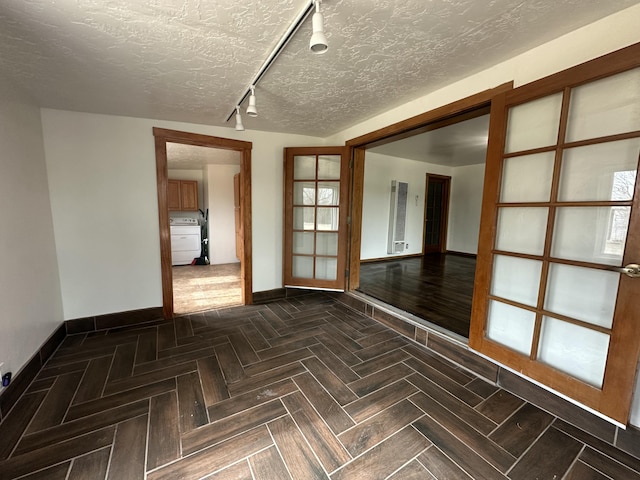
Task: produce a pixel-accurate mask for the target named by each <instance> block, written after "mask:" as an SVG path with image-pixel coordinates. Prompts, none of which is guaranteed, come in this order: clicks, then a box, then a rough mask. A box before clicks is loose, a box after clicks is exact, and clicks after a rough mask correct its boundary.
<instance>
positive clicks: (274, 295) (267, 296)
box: [253, 288, 287, 304]
mask: <svg viewBox="0 0 640 480" xmlns="http://www.w3.org/2000/svg"><path fill="white" fill-rule="evenodd" d="M286 297H287V289H286V288H274V289H273V290H263V291H262V292H253V303H254V304H259V303H269V302H275V301H276V300H282V299H283V298H286Z"/></svg>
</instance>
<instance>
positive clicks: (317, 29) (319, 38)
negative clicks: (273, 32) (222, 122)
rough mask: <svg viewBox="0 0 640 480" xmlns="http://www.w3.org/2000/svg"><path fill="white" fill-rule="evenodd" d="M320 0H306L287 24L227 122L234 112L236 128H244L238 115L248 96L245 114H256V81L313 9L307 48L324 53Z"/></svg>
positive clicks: (251, 115) (325, 40)
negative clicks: (310, 33)
mask: <svg viewBox="0 0 640 480" xmlns="http://www.w3.org/2000/svg"><path fill="white" fill-rule="evenodd" d="M321 1H322V0H306V3H305V6H304V8H303V9H302V10H301V11H300V13H299V14H298V16H297V17H296V18H295V19H294V20H293V23H292V24H291V25H289V28H288V29H287V31H286V32H285V33H284V35H283V36H282V38H280V40H279V41H278V43H277V45H276V46H275V47H274V49H273V50H272V51H271V53H270V54H269V56H268V57H267V59H266V60H265V61H264V63H263V64H262V66H261V67H260V70H258V73H257V74H256V75H255V76H254V77H253V80H252V82H251V84H250V85H251V86H250V87H249V88H248V89H246V90H244V93H243V94H242V96H241V97H240V99H239V100H238V102H237V103H236V107H235V108H234V110H232V111H231V113H229V116H228V117H227V122H228V121H229V120H231V118H232V117H233V115H234V113H235V115H236V130H238V131H242V130H244V125H242V117H241V116H240V105H242V104H243V103H244V101H245V100H246V99H247V97H249V105H248V106H247V115H249V116H250V117H257V116H258V108H257V107H256V94H255V89H256V85H257V84H258V82H259V81H260V80H261V79H262V77H263V76H264V74H265V73H266V72H267V70H268V69H269V67H270V66H271V65H272V64H273V62H274V61H275V60H276V58H278V55H280V53H282V51H283V50H284V48H285V47H286V45H287V43H289V40H291V38H292V37H293V36H294V35H295V33H296V32H297V31H298V29H299V28H300V26H301V25H302V24H303V23H304V21H305V20H306V19H307V18H309V15H310V14H311V12H313V11H314V10H315V13H314V14H313V16H312V18H311V23H312V26H313V34H312V35H311V40H310V41H309V49H310V50H311V51H312V52H313V53H316V54H320V53H324V52H326V51H327V49H328V48H329V46H328V44H327V37H326V36H325V35H324V18H323V16H322V13H321V12H320V3H321Z"/></svg>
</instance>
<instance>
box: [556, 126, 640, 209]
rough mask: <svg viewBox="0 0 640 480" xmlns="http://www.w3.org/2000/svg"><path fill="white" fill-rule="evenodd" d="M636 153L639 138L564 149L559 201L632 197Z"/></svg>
mask: <svg viewBox="0 0 640 480" xmlns="http://www.w3.org/2000/svg"><path fill="white" fill-rule="evenodd" d="M639 153H640V138H633V139H631V140H622V141H619V142H609V143H600V144H597V145H588V146H586V147H578V148H570V149H568V150H565V152H564V158H563V160H562V170H561V172H560V191H559V194H558V198H559V200H560V201H561V202H569V201H590V200H592V201H597V200H601V201H608V200H631V199H632V198H633V192H634V189H635V184H636V172H637V169H638V154H639Z"/></svg>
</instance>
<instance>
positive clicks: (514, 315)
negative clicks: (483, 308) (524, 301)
mask: <svg viewBox="0 0 640 480" xmlns="http://www.w3.org/2000/svg"><path fill="white" fill-rule="evenodd" d="M535 320H536V315H535V313H533V312H530V311H529V310H523V309H522V308H517V307H512V306H511V305H507V304H506V303H501V302H496V301H495V300H491V301H490V302H489V318H488V320H487V334H486V335H487V338H489V339H491V340H493V341H494V342H498V343H500V344H502V345H505V346H507V347H509V348H511V349H512V350H515V351H516V352H520V353H522V354H524V355H529V354H530V353H531V342H532V341H533V327H534V324H535Z"/></svg>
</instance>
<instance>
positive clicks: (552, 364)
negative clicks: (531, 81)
mask: <svg viewBox="0 0 640 480" xmlns="http://www.w3.org/2000/svg"><path fill="white" fill-rule="evenodd" d="M638 50H639V53H640V47H638ZM627 61H628V62H629V64H632V63H633V62H636V63H640V59H635V60H633V61H632V60H627ZM599 65H601V67H602V68H608V67H607V65H610V64H608V63H607V62H605V61H603V62H601V63H600V64H599ZM580 72H581V73H580V74H581V75H585V76H586V75H593V76H594V78H597V79H596V80H594V81H592V82H590V81H589V78H587V77H585V78H578V77H576V76H572V75H571V74H569V73H565V72H563V73H562V74H558V75H557V80H554V81H555V83H554V82H552V81H545V82H542V81H541V85H542V86H537V85H536V86H532V87H528V86H525V87H520V88H519V89H516V90H514V91H513V92H508V93H506V94H504V95H503V96H502V97H501V98H500V99H498V100H496V104H497V105H500V107H496V110H494V109H492V115H497V116H498V118H499V120H498V121H494V122H493V123H492V125H493V127H492V131H491V132H490V137H489V142H490V145H489V151H490V152H491V153H490V155H489V157H488V160H487V173H486V175H485V177H487V178H488V179H489V180H488V183H487V190H485V198H484V200H483V217H482V221H481V232H480V245H479V252H478V266H477V272H476V281H477V282H480V283H481V284H480V285H476V292H483V293H481V294H476V296H475V297H474V306H473V318H472V328H471V335H470V346H471V347H472V348H474V349H477V350H479V351H481V352H482V353H484V354H485V355H488V356H490V357H492V358H495V359H496V360H498V361H500V362H503V363H505V364H506V365H508V366H509V367H511V368H513V369H514V370H516V371H519V372H522V373H523V374H524V375H528V376H530V377H532V378H534V379H535V380H537V381H539V382H541V383H543V384H546V385H548V386H549V387H551V388H552V389H555V390H557V391H559V392H562V393H564V394H565V395H569V396H571V397H572V398H574V399H576V400H577V401H578V402H580V403H584V404H586V405H588V406H590V407H592V408H594V409H596V410H599V411H601V412H603V413H604V414H605V415H608V416H610V417H611V418H614V419H616V420H618V421H620V422H625V421H626V417H625V415H627V414H628V408H629V403H630V394H629V393H630V391H631V390H630V389H631V388H633V384H634V374H635V369H636V365H637V360H638V351H639V346H640V345H639V344H640V341H639V340H638V335H637V325H638V322H640V314H639V313H638V311H639V310H638V308H637V307H636V304H637V298H640V278H631V276H629V275H626V274H624V267H625V265H628V264H636V263H640V235H638V234H637V232H638V231H640V212H639V210H640V199H638V192H637V191H636V190H637V187H636V184H637V181H638V180H637V170H638V161H639V158H640V68H634V69H631V70H628V71H626V72H622V73H618V72H616V71H612V72H611V74H610V75H609V76H606V75H604V74H602V73H600V74H598V73H597V69H595V68H594V69H591V70H588V69H582V70H580ZM576 75H577V74H576ZM571 82H574V83H571ZM574 85H575V86H574ZM543 89H547V93H546V95H545V94H543V92H542V90H543ZM497 142H499V143H498V146H496V143H497ZM629 357H631V359H629ZM629 362H631V365H629ZM625 386H626V387H625ZM624 388H628V390H626V391H625V390H624ZM621 395H622V396H623V397H624V398H625V401H624V402H622V403H621V402H620V398H619V397H620V396H621ZM627 400H629V402H627Z"/></svg>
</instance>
